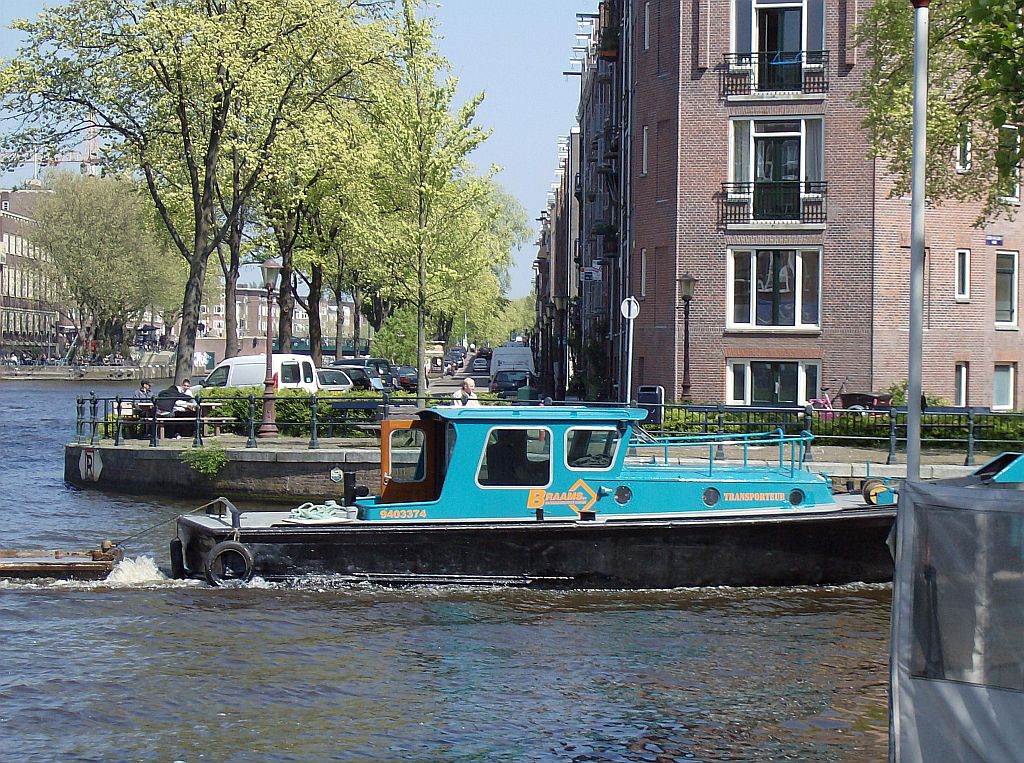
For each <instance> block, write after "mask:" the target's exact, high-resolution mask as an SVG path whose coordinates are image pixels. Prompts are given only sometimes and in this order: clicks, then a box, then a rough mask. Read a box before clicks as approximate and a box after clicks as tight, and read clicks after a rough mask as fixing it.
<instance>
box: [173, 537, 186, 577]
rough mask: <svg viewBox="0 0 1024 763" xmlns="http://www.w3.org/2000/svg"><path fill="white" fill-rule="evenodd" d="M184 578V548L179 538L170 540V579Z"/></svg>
mask: <svg viewBox="0 0 1024 763" xmlns="http://www.w3.org/2000/svg"><path fill="white" fill-rule="evenodd" d="M184 578H185V548H184V546H183V545H182V542H181V538H175V539H174V540H172V541H171V579H172V580H183V579H184Z"/></svg>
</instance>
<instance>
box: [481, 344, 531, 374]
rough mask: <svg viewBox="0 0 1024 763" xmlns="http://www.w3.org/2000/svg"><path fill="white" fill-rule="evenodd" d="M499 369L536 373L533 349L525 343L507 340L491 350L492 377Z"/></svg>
mask: <svg viewBox="0 0 1024 763" xmlns="http://www.w3.org/2000/svg"><path fill="white" fill-rule="evenodd" d="M498 371H529V372H530V373H531V374H536V373H537V369H536V368H534V365H533V350H532V349H530V348H529V347H527V346H526V345H523V344H518V343H512V342H507V343H506V344H504V345H502V346H501V347H495V348H494V350H493V351H492V352H491V378H494V376H495V375H496V374H497V373H498Z"/></svg>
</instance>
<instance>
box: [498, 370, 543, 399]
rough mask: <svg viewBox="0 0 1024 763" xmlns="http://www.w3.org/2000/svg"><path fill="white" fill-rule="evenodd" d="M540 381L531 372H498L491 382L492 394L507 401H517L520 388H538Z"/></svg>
mask: <svg viewBox="0 0 1024 763" xmlns="http://www.w3.org/2000/svg"><path fill="white" fill-rule="evenodd" d="M537 384H538V379H537V377H536V376H535V375H534V374H531V373H530V372H529V371H498V373H496V374H495V375H494V378H493V379H492V380H491V392H495V393H497V395H498V397H500V398H503V399H505V400H515V399H516V398H517V397H518V395H519V388H520V387H534V388H535V387H536V386H537Z"/></svg>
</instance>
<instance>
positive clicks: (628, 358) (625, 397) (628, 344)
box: [622, 318, 633, 405]
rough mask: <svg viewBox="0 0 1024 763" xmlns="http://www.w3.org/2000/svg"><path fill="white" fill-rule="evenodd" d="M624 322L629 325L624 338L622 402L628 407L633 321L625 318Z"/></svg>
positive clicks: (631, 369)
mask: <svg viewBox="0 0 1024 763" xmlns="http://www.w3.org/2000/svg"><path fill="white" fill-rule="evenodd" d="M626 321H627V322H628V323H629V328H628V330H627V337H626V389H625V392H624V394H623V400H622V402H624V403H626V404H627V405H628V404H629V400H630V397H629V396H630V392H631V390H632V389H633V319H632V318H627V319H626Z"/></svg>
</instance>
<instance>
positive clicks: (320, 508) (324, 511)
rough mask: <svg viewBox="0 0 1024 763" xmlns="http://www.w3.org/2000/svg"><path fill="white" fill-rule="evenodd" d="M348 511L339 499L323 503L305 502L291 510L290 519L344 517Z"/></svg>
mask: <svg viewBox="0 0 1024 763" xmlns="http://www.w3.org/2000/svg"><path fill="white" fill-rule="evenodd" d="M347 516H348V512H347V510H346V509H345V507H344V506H340V505H339V504H338V502H337V501H333V500H327V501H324V502H323V503H308V502H307V503H304V504H302V505H301V506H297V507H295V508H294V509H292V510H291V513H290V514H289V515H288V517H289V518H290V519H344V518H346V517H347Z"/></svg>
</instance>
